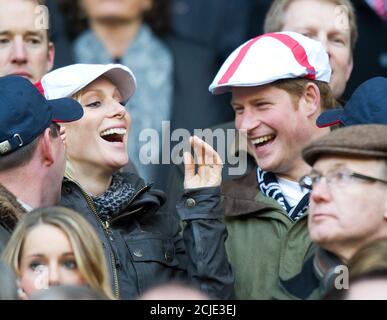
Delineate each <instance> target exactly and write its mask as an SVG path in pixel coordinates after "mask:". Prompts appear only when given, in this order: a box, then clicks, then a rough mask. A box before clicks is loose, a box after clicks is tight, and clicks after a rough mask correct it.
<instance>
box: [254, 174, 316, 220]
mask: <svg viewBox="0 0 387 320" xmlns="http://www.w3.org/2000/svg"><path fill="white" fill-rule="evenodd" d="M257 182H258V187H259V189H260V190H261V192H262V193H263V194H264V195H266V196H267V197H270V198H273V199H274V200H276V201H277V202H278V203H279V204H280V205H281V207H282V208H283V209H284V210H285V211H286V212H287V214H288V216H289V218H290V219H292V220H293V221H297V220H298V219H300V218H301V217H302V216H303V215H304V214H305V212H306V211H307V210H308V207H309V193H307V194H306V195H304V197H303V198H302V199H301V200H300V202H299V203H298V204H297V205H296V206H294V207H291V206H290V205H289V203H288V202H287V201H286V199H285V197H284V195H283V194H282V190H281V187H280V185H279V183H278V181H277V178H276V176H275V174H273V173H271V172H265V171H263V170H262V169H261V168H260V167H257Z"/></svg>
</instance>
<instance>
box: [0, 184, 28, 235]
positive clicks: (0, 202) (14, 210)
mask: <svg viewBox="0 0 387 320" xmlns="http://www.w3.org/2000/svg"><path fill="white" fill-rule="evenodd" d="M25 212H26V211H25V210H24V209H23V207H22V206H21V205H20V203H19V202H18V201H17V200H16V198H15V196H14V195H13V194H12V193H11V192H9V191H8V190H7V189H6V188H5V187H4V186H2V185H1V184H0V224H1V225H2V226H3V227H4V228H6V229H7V230H9V231H12V230H13V229H14V228H15V226H16V224H17V222H18V221H19V220H20V218H21V217H22V216H23V214H24V213H25Z"/></svg>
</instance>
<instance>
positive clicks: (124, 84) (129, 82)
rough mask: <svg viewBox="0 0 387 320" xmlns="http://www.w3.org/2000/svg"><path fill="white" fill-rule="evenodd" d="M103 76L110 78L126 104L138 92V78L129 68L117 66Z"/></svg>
mask: <svg viewBox="0 0 387 320" xmlns="http://www.w3.org/2000/svg"><path fill="white" fill-rule="evenodd" d="M101 75H104V76H106V77H107V78H109V79H110V80H111V81H112V82H113V83H114V84H115V85H116V86H117V88H118V91H119V92H120V93H121V95H122V99H123V101H124V102H125V103H126V102H127V101H128V100H129V99H130V98H131V97H132V96H133V94H134V92H135V90H136V78H135V77H134V75H133V73H132V72H131V71H130V70H129V69H128V68H125V69H123V68H122V67H119V66H115V67H112V68H110V69H108V70H107V71H105V72H104V73H102V74H101Z"/></svg>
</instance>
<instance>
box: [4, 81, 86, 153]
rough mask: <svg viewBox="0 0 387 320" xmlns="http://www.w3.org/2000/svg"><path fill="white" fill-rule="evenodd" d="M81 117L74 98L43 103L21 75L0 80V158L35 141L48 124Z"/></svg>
mask: <svg viewBox="0 0 387 320" xmlns="http://www.w3.org/2000/svg"><path fill="white" fill-rule="evenodd" d="M82 116H83V108H82V106H81V105H80V104H79V103H78V102H77V101H76V100H74V99H71V98H62V99H55V100H46V98H45V97H44V96H43V95H42V94H41V93H40V92H39V90H38V89H37V88H36V87H35V86H34V85H33V84H32V83H31V82H30V81H29V80H27V79H25V78H23V77H20V76H14V75H10V76H5V77H0V157H1V156H3V155H5V154H8V153H10V152H13V151H15V150H17V149H19V148H22V147H23V146H26V145H28V144H29V143H31V142H32V141H33V140H35V139H36V138H37V137H38V136H39V135H40V134H41V133H43V131H44V130H45V129H46V128H48V127H49V126H50V124H51V122H70V121H75V120H78V119H80V118H81V117H82Z"/></svg>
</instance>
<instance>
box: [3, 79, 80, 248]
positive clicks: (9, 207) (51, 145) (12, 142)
mask: <svg viewBox="0 0 387 320" xmlns="http://www.w3.org/2000/svg"><path fill="white" fill-rule="evenodd" d="M0 95H1V100H0V110H1V111H0V113H1V116H0V200H1V201H0V249H2V248H3V247H4V246H5V244H6V243H7V241H8V239H9V236H10V234H11V232H12V230H13V229H14V227H15V225H16V223H17V221H18V220H19V219H20V218H21V217H22V216H23V214H24V213H25V212H27V211H31V210H32V209H34V208H38V207H42V206H51V205H55V204H56V203H57V202H58V201H59V199H60V195H61V182H62V178H63V174H64V170H65V162H66V158H65V146H64V144H63V141H62V139H61V137H60V130H59V126H58V124H57V122H67V121H74V120H78V119H79V118H81V117H82V115H83V109H82V107H81V105H80V104H79V103H78V102H76V101H75V100H73V99H68V98H66V99H59V100H53V101H47V100H46V99H45V98H44V97H43V96H42V95H41V94H40V92H39V91H38V90H37V89H36V88H35V87H34V85H33V84H32V83H31V82H30V81H29V80H28V79H25V78H23V77H20V76H15V75H12V76H5V77H0Z"/></svg>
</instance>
